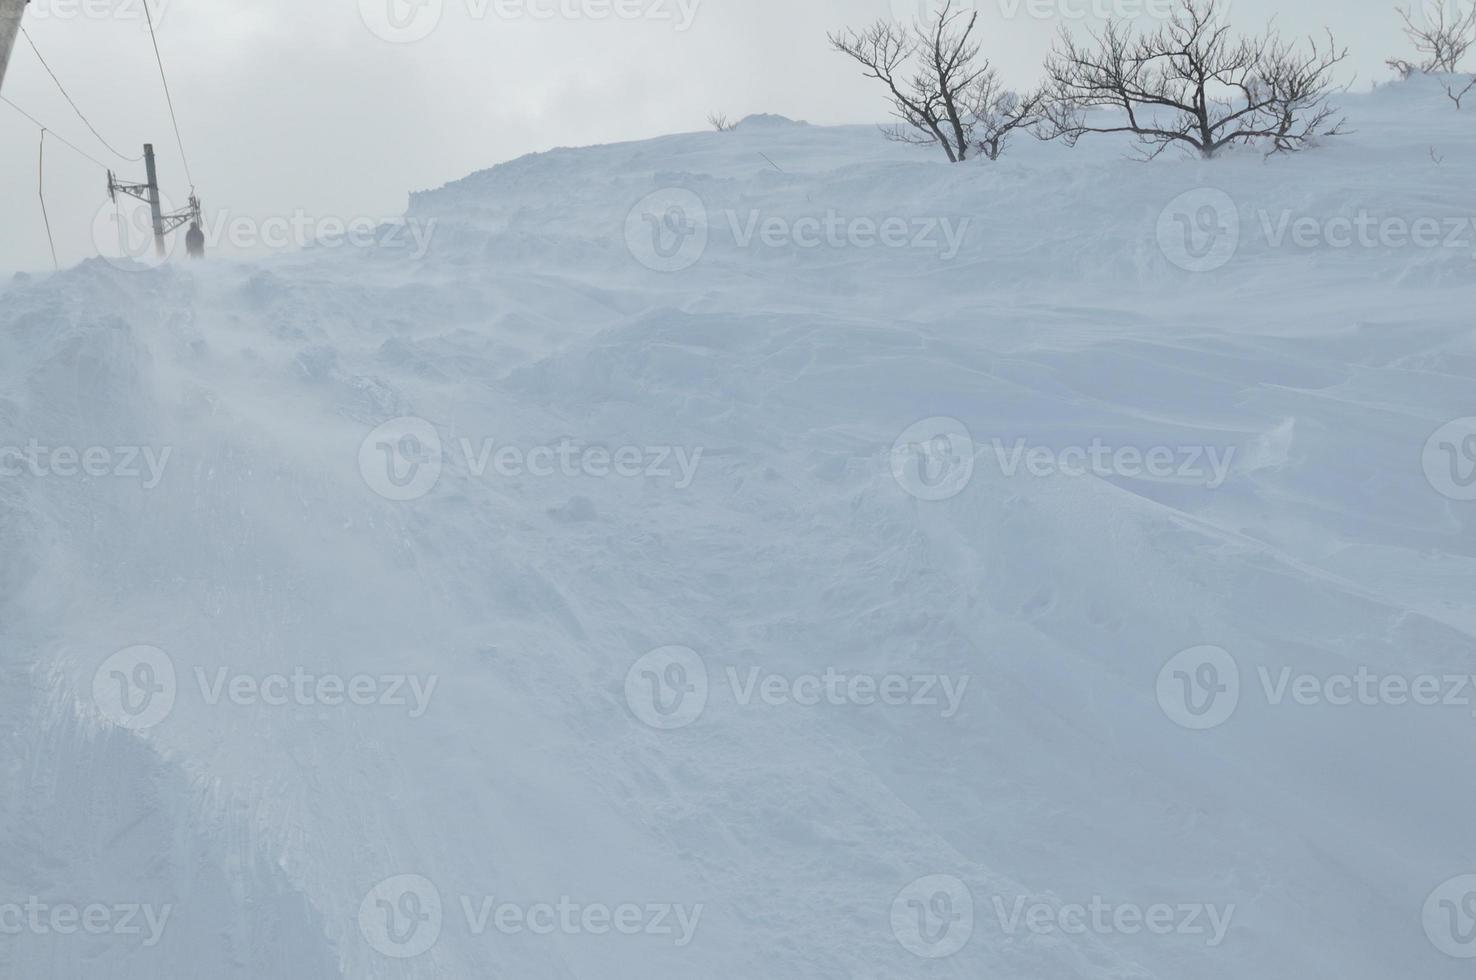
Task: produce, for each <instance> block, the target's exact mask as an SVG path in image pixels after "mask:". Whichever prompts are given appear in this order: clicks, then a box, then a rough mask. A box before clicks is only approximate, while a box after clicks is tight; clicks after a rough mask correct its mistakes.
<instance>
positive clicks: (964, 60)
mask: <svg viewBox="0 0 1476 980" xmlns="http://www.w3.org/2000/svg"><path fill="white" fill-rule="evenodd" d="M978 20H979V14H978V11H974V12H972V13H969V14H968V15H967V17H965V11H962V10H954V9H953V0H945V2H944V3H943V5H942V7H941V8H939V10H938V11H937V13H936V14H934V16H933V19H932V21H931V22H929V23H927V24H922V23H917V24H913V25H911V26H904V25H901V24H897V23H895V22H893V21H889V20H879V21H877V22H876V23H874V24H872V25H871V26H870V27H868V28H866V29H865V30H860V31H858V30H848V31H845V32H843V33H837V34H831V35H829V38H830V44H831V47H833V48H834V49H835V50H836V51H839V52H841V53H842V54H845V55H847V56H849V57H851V58H853V59H854V60H856V61H857V62H859V63H860V64H861V66H862V67H863V68H865V69H866V77H868V78H875V79H877V80H878V81H880V82H882V83H883V84H884V85H886V87H887V92H888V97H889V99H890V101H891V103H892V114H893V115H894V116H896V117H897V119H898V120H899V122H898V124H897V125H895V126H891V127H889V128H887V129H886V130H885V132H886V134H887V137H888V138H889V139H893V140H896V141H897V142H900V143H916V144H922V145H931V144H937V145H938V146H940V147H942V148H943V152H944V153H945V154H946V155H947V157H948V159H949V161H950V162H953V163H958V162H961V161H964V160H967V159H969V158H970V156H971V155H972V154H973V153H974V152H976V151H977V152H980V153H982V154H983V155H984V156H985V157H987V158H988V159H990V160H996V159H998V158H999V156H1000V154H1002V153H1003V152H1004V148H1005V144H1006V143H1008V141H1009V138H1010V136H1011V135H1012V134H1013V133H1014V132H1016V131H1018V130H1020V129H1024V128H1028V127H1030V126H1033V125H1035V124H1036V123H1037V122H1038V121H1039V117H1040V109H1041V106H1042V104H1043V102H1044V99H1043V97H1042V96H1041V95H1032V96H1026V97H1024V98H1021V97H1019V96H1015V95H1014V94H1013V93H1010V92H1007V91H1005V90H1004V89H1003V88H1002V87H1001V85H1000V84H999V80H998V76H997V74H996V73H995V71H994V69H993V68H992V67H991V66H990V64H989V62H988V61H987V60H981V59H980V57H979V43H978V42H977V41H975V40H974V28H975V27H976V26H977V25H978Z"/></svg>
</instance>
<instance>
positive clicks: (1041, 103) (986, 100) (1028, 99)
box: [969, 68, 1046, 160]
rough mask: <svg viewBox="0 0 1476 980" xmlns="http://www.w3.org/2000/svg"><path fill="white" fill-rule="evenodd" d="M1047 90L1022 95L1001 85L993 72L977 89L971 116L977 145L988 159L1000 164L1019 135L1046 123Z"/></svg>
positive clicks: (988, 72)
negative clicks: (1012, 140) (1007, 145)
mask: <svg viewBox="0 0 1476 980" xmlns="http://www.w3.org/2000/svg"><path fill="white" fill-rule="evenodd" d="M1045 109H1046V93H1045V90H1044V89H1040V90H1038V91H1035V92H1029V93H1027V94H1025V95H1020V94H1019V93H1017V92H1013V91H1011V90H1009V89H1007V88H1005V87H1004V86H1003V85H1001V84H1000V81H999V76H998V74H997V73H996V72H995V70H994V69H993V68H990V69H989V70H988V71H986V72H985V73H984V74H983V75H981V76H979V81H978V82H977V83H976V85H975V89H974V93H973V104H972V106H971V107H970V109H969V116H970V118H971V119H972V120H973V123H974V145H975V147H976V148H977V149H978V151H979V152H980V153H982V154H983V155H984V156H985V158H986V159H989V160H998V159H999V158H1000V156H1001V155H1002V154H1003V153H1004V150H1005V144H1006V143H1008V142H1009V139H1010V137H1011V136H1012V135H1014V134H1015V133H1016V132H1019V131H1021V130H1025V131H1034V130H1035V128H1036V127H1038V126H1039V125H1040V124H1041V123H1042V122H1043V121H1044V119H1045Z"/></svg>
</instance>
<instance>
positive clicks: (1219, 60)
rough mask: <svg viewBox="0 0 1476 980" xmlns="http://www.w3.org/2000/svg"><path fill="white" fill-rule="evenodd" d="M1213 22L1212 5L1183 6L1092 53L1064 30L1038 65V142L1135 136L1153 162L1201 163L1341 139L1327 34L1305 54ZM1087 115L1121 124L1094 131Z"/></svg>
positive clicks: (1335, 55)
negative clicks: (1042, 114) (1105, 115)
mask: <svg viewBox="0 0 1476 980" xmlns="http://www.w3.org/2000/svg"><path fill="white" fill-rule="evenodd" d="M1220 13H1221V11H1220V3H1219V0H1184V3H1183V7H1182V9H1180V10H1179V11H1177V12H1176V13H1175V14H1174V16H1173V17H1172V19H1171V20H1169V21H1168V22H1167V23H1164V24H1163V25H1161V26H1160V27H1159V28H1158V29H1157V31H1155V32H1154V33H1152V34H1145V35H1135V34H1134V33H1133V31H1132V29H1131V27H1130V26H1128V25H1125V24H1124V23H1122V22H1121V21H1116V20H1114V21H1109V22H1108V23H1107V26H1106V27H1105V28H1103V29H1102V31H1101V32H1100V33H1096V32H1092V33H1091V34H1090V37H1091V38H1092V41H1093V42H1095V43H1094V44H1090V45H1088V44H1083V43H1080V42H1078V41H1077V40H1076V39H1075V38H1074V37H1073V36H1072V34H1071V33H1070V32H1069V31H1068V30H1066V29H1064V28H1063V29H1062V32H1061V36H1060V39H1059V40H1058V42H1057V44H1056V47H1055V50H1054V51H1053V53H1052V55H1051V58H1050V60H1049V61H1048V62H1047V64H1046V74H1047V77H1048V78H1049V80H1050V82H1049V88H1050V103H1049V123H1048V125H1047V127H1046V135H1047V136H1050V137H1059V138H1062V139H1065V140H1066V141H1067V142H1068V143H1071V144H1075V142H1076V141H1077V140H1079V139H1080V138H1081V137H1082V136H1084V135H1086V134H1088V133H1133V134H1135V135H1136V136H1137V137H1138V139H1139V141H1140V142H1141V143H1142V144H1143V146H1144V148H1145V149H1144V156H1145V157H1146V158H1148V159H1151V158H1153V157H1156V156H1158V155H1159V154H1161V153H1163V152H1164V151H1165V150H1167V149H1168V148H1169V147H1172V146H1178V147H1183V148H1186V149H1189V150H1191V151H1193V152H1195V153H1198V154H1199V155H1201V156H1203V157H1205V158H1211V157H1214V156H1216V155H1217V154H1219V153H1220V152H1221V151H1222V150H1224V149H1225V148H1227V147H1231V146H1235V145H1239V144H1249V145H1257V146H1263V147H1266V148H1267V149H1268V153H1286V152H1294V151H1297V150H1301V149H1305V148H1306V147H1308V146H1309V145H1311V144H1313V143H1315V142H1316V141H1317V139H1318V138H1319V137H1324V136H1337V135H1341V134H1342V133H1343V129H1342V125H1343V122H1342V120H1341V118H1339V116H1338V110H1337V109H1335V108H1334V107H1332V106H1331V105H1330V104H1329V102H1328V100H1329V98H1330V97H1331V95H1332V93H1333V91H1334V85H1335V83H1334V78H1333V76H1334V70H1335V69H1336V67H1337V66H1338V65H1339V64H1340V63H1342V62H1343V60H1344V59H1345V58H1346V57H1347V49H1346V48H1339V47H1338V46H1337V45H1336V43H1335V42H1334V41H1333V39H1332V36H1331V35H1330V34H1329V36H1328V38H1327V41H1326V43H1325V44H1323V43H1319V42H1318V41H1317V40H1316V39H1310V40H1309V41H1308V46H1307V47H1305V48H1304V47H1303V46H1301V45H1298V44H1295V43H1293V42H1289V41H1286V40H1283V39H1282V38H1281V36H1280V35H1278V34H1277V33H1276V32H1275V31H1274V30H1273V29H1270V28H1268V29H1267V31H1266V33H1265V34H1263V35H1261V36H1258V37H1243V36H1237V35H1235V34H1233V33H1232V31H1231V28H1230V27H1229V26H1228V25H1226V24H1225V23H1223V21H1222V18H1221V16H1220ZM1094 109H1112V110H1117V111H1118V112H1120V113H1121V115H1122V118H1118V119H1104V120H1101V121H1094V120H1092V119H1090V118H1089V116H1088V113H1089V112H1090V111H1091V110H1094Z"/></svg>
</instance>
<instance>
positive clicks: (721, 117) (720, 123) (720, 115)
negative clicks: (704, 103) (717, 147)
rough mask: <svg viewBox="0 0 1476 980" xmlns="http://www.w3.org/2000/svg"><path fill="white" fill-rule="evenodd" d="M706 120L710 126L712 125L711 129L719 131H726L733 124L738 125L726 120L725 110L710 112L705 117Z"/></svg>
mask: <svg viewBox="0 0 1476 980" xmlns="http://www.w3.org/2000/svg"><path fill="white" fill-rule="evenodd" d="M707 122H708V124H709V125H710V126H712V128H713V129H715V130H717V131H718V132H720V133H726V132H728V131H729V130H731V129H732V128H733V127H734V126H736V125H738V124H737V123H734V122H729V121H728V114H727V113H726V112H714V113H712V114H711V115H709V116H708V117H707Z"/></svg>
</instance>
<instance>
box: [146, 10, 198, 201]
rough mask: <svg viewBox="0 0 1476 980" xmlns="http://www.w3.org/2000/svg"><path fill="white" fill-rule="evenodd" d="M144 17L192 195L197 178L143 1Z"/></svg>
mask: <svg viewBox="0 0 1476 980" xmlns="http://www.w3.org/2000/svg"><path fill="white" fill-rule="evenodd" d="M143 9H144V17H145V18H147V19H148V22H149V38H150V39H151V40H152V41H153V42H154V60H155V61H157V62H158V63H159V80H160V81H161V82H163V83H164V101H165V102H167V103H168V104H169V120H170V122H172V123H173V124H174V141H175V142H176V143H178V144H179V159H180V161H181V162H183V163H184V172H185V179H186V180H188V181H189V182H190V193H191V194H193V193H194V192H195V178H194V177H193V176H191V175H190V159H189V157H188V156H186V155H185V148H184V139H183V138H182V137H181V136H180V135H179V117H178V116H177V115H175V113H174V96H172V95H170V94H169V78H168V76H166V75H165V74H164V57H163V55H161V54H160V53H159V35H158V34H157V33H155V31H154V14H153V12H152V11H151V10H150V9H149V0H143Z"/></svg>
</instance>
